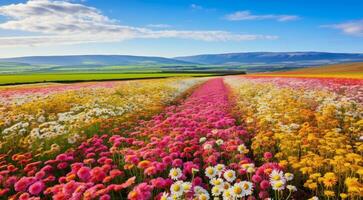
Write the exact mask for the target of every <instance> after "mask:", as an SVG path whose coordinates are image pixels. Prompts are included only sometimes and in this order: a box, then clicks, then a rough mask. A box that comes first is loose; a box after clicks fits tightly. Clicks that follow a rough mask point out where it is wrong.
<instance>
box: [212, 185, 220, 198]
mask: <svg viewBox="0 0 363 200" xmlns="http://www.w3.org/2000/svg"><path fill="white" fill-rule="evenodd" d="M221 194H222V188H220V187H218V186H213V187H212V196H219V195H221Z"/></svg>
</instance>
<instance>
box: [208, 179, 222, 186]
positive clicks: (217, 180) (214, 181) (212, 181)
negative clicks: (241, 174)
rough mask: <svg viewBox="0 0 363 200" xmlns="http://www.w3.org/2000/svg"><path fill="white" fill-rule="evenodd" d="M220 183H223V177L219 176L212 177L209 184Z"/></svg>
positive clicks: (215, 184)
mask: <svg viewBox="0 0 363 200" xmlns="http://www.w3.org/2000/svg"><path fill="white" fill-rule="evenodd" d="M222 183H223V179H221V178H213V179H212V180H210V184H212V185H214V186H219V187H221V186H222Z"/></svg>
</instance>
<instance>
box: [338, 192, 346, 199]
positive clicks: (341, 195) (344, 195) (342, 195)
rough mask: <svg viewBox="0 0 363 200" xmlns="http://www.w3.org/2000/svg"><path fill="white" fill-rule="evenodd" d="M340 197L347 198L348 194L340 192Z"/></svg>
mask: <svg viewBox="0 0 363 200" xmlns="http://www.w3.org/2000/svg"><path fill="white" fill-rule="evenodd" d="M339 196H340V198H342V199H346V198H348V195H347V194H345V193H340V195H339Z"/></svg>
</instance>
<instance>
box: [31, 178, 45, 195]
mask: <svg viewBox="0 0 363 200" xmlns="http://www.w3.org/2000/svg"><path fill="white" fill-rule="evenodd" d="M44 188H45V185H44V183H43V181H37V182H35V183H33V185H31V186H30V187H29V193H30V194H32V195H38V194H39V193H41V192H42V191H43V190H44Z"/></svg>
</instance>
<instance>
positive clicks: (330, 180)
mask: <svg viewBox="0 0 363 200" xmlns="http://www.w3.org/2000/svg"><path fill="white" fill-rule="evenodd" d="M323 183H324V186H325V187H328V188H330V187H333V186H334V185H335V184H336V183H337V177H336V176H335V174H334V173H332V172H328V173H326V174H325V175H324V179H323Z"/></svg>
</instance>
